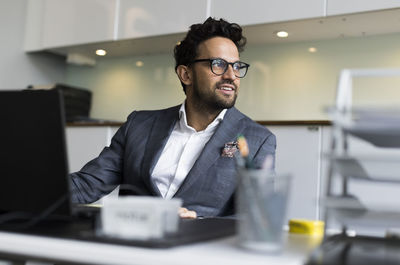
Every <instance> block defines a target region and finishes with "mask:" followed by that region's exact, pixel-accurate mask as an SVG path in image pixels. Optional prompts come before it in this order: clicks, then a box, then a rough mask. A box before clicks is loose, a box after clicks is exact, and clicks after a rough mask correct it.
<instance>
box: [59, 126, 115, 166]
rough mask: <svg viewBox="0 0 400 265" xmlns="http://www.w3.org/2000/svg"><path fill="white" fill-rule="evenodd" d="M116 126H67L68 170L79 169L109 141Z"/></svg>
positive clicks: (94, 156)
mask: <svg viewBox="0 0 400 265" xmlns="http://www.w3.org/2000/svg"><path fill="white" fill-rule="evenodd" d="M117 129H118V128H117V127H68V128H67V130H66V136H67V148H68V162H69V169H70V172H75V171H78V170H80V169H81V168H82V167H83V166H84V165H85V164H86V163H87V162H89V161H90V160H92V159H93V158H96V157H97V156H98V155H99V154H100V152H101V150H103V148H104V147H105V146H108V145H109V144H110V142H111V138H112V136H113V135H114V134H115V132H116V130H117Z"/></svg>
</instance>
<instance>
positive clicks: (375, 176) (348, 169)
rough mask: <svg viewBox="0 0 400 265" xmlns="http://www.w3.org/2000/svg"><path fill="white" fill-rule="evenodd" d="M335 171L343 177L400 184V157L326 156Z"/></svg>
mask: <svg viewBox="0 0 400 265" xmlns="http://www.w3.org/2000/svg"><path fill="white" fill-rule="evenodd" d="M325 157H326V158H327V159H328V160H330V162H331V163H332V166H333V171H334V172H336V173H337V174H336V175H339V176H341V177H346V178H348V177H350V178H356V179H362V180H368V181H378V182H390V183H399V184H400V156H399V155H398V156H397V157H395V156H388V155H386V156H378V155H376V156H373V155H369V156H368V155H364V156H357V157H353V156H332V155H325ZM399 188H400V187H399Z"/></svg>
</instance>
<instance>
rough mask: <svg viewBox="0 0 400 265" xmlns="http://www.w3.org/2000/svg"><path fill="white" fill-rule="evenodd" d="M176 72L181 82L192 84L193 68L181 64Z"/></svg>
mask: <svg viewBox="0 0 400 265" xmlns="http://www.w3.org/2000/svg"><path fill="white" fill-rule="evenodd" d="M176 74H177V75H178V77H179V79H180V80H181V82H182V83H184V84H185V85H187V86H190V85H191V84H192V69H190V68H189V67H188V66H186V65H179V66H178V67H177V68H176Z"/></svg>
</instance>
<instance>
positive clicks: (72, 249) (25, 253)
mask: <svg viewBox="0 0 400 265" xmlns="http://www.w3.org/2000/svg"><path fill="white" fill-rule="evenodd" d="M285 237H286V240H285V241H286V243H285V248H284V250H283V252H282V253H281V254H276V255H268V254H264V253H253V252H249V251H246V250H243V249H241V248H238V247H237V244H236V242H237V238H236V237H228V238H225V239H220V240H214V241H208V242H202V243H194V244H189V245H187V246H178V247H173V248H168V249H149V248H140V247H128V246H121V245H113V244H103V243H92V242H85V241H78V240H68V239H58V238H49V237H41V236H32V235H23V234H14V233H8V232H0V260H1V259H3V260H5V259H7V258H9V259H13V260H15V259H16V260H24V259H25V260H39V261H48V262H62V263H78V264H112V265H118V264H121V265H122V264H130V265H132V264H140V265H146V264H163V265H205V264H229V265H235V264H237V265H243V264H260V265H261V264H262V265H265V264H268V265H274V264H279V265H282V264H285V265H286V264H290V265H291V264H293V265H299V264H304V261H305V260H306V259H307V255H308V254H309V252H310V251H311V250H312V248H313V246H312V244H310V240H309V238H308V237H306V236H302V235H293V234H290V235H289V234H285Z"/></svg>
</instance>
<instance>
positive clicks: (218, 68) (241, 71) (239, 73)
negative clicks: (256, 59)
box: [192, 58, 250, 78]
mask: <svg viewBox="0 0 400 265" xmlns="http://www.w3.org/2000/svg"><path fill="white" fill-rule="evenodd" d="M197 62H209V63H210V68H211V72H213V73H214V74H215V75H223V74H225V72H226V70H228V66H229V65H231V66H232V69H233V73H234V74H235V76H236V77H239V78H242V77H244V76H245V75H246V74H247V69H248V68H249V66H250V64H247V63H244V62H240V61H237V62H234V63H229V62H227V61H225V60H224V59H221V58H215V59H198V60H194V61H193V62H192V63H197Z"/></svg>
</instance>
